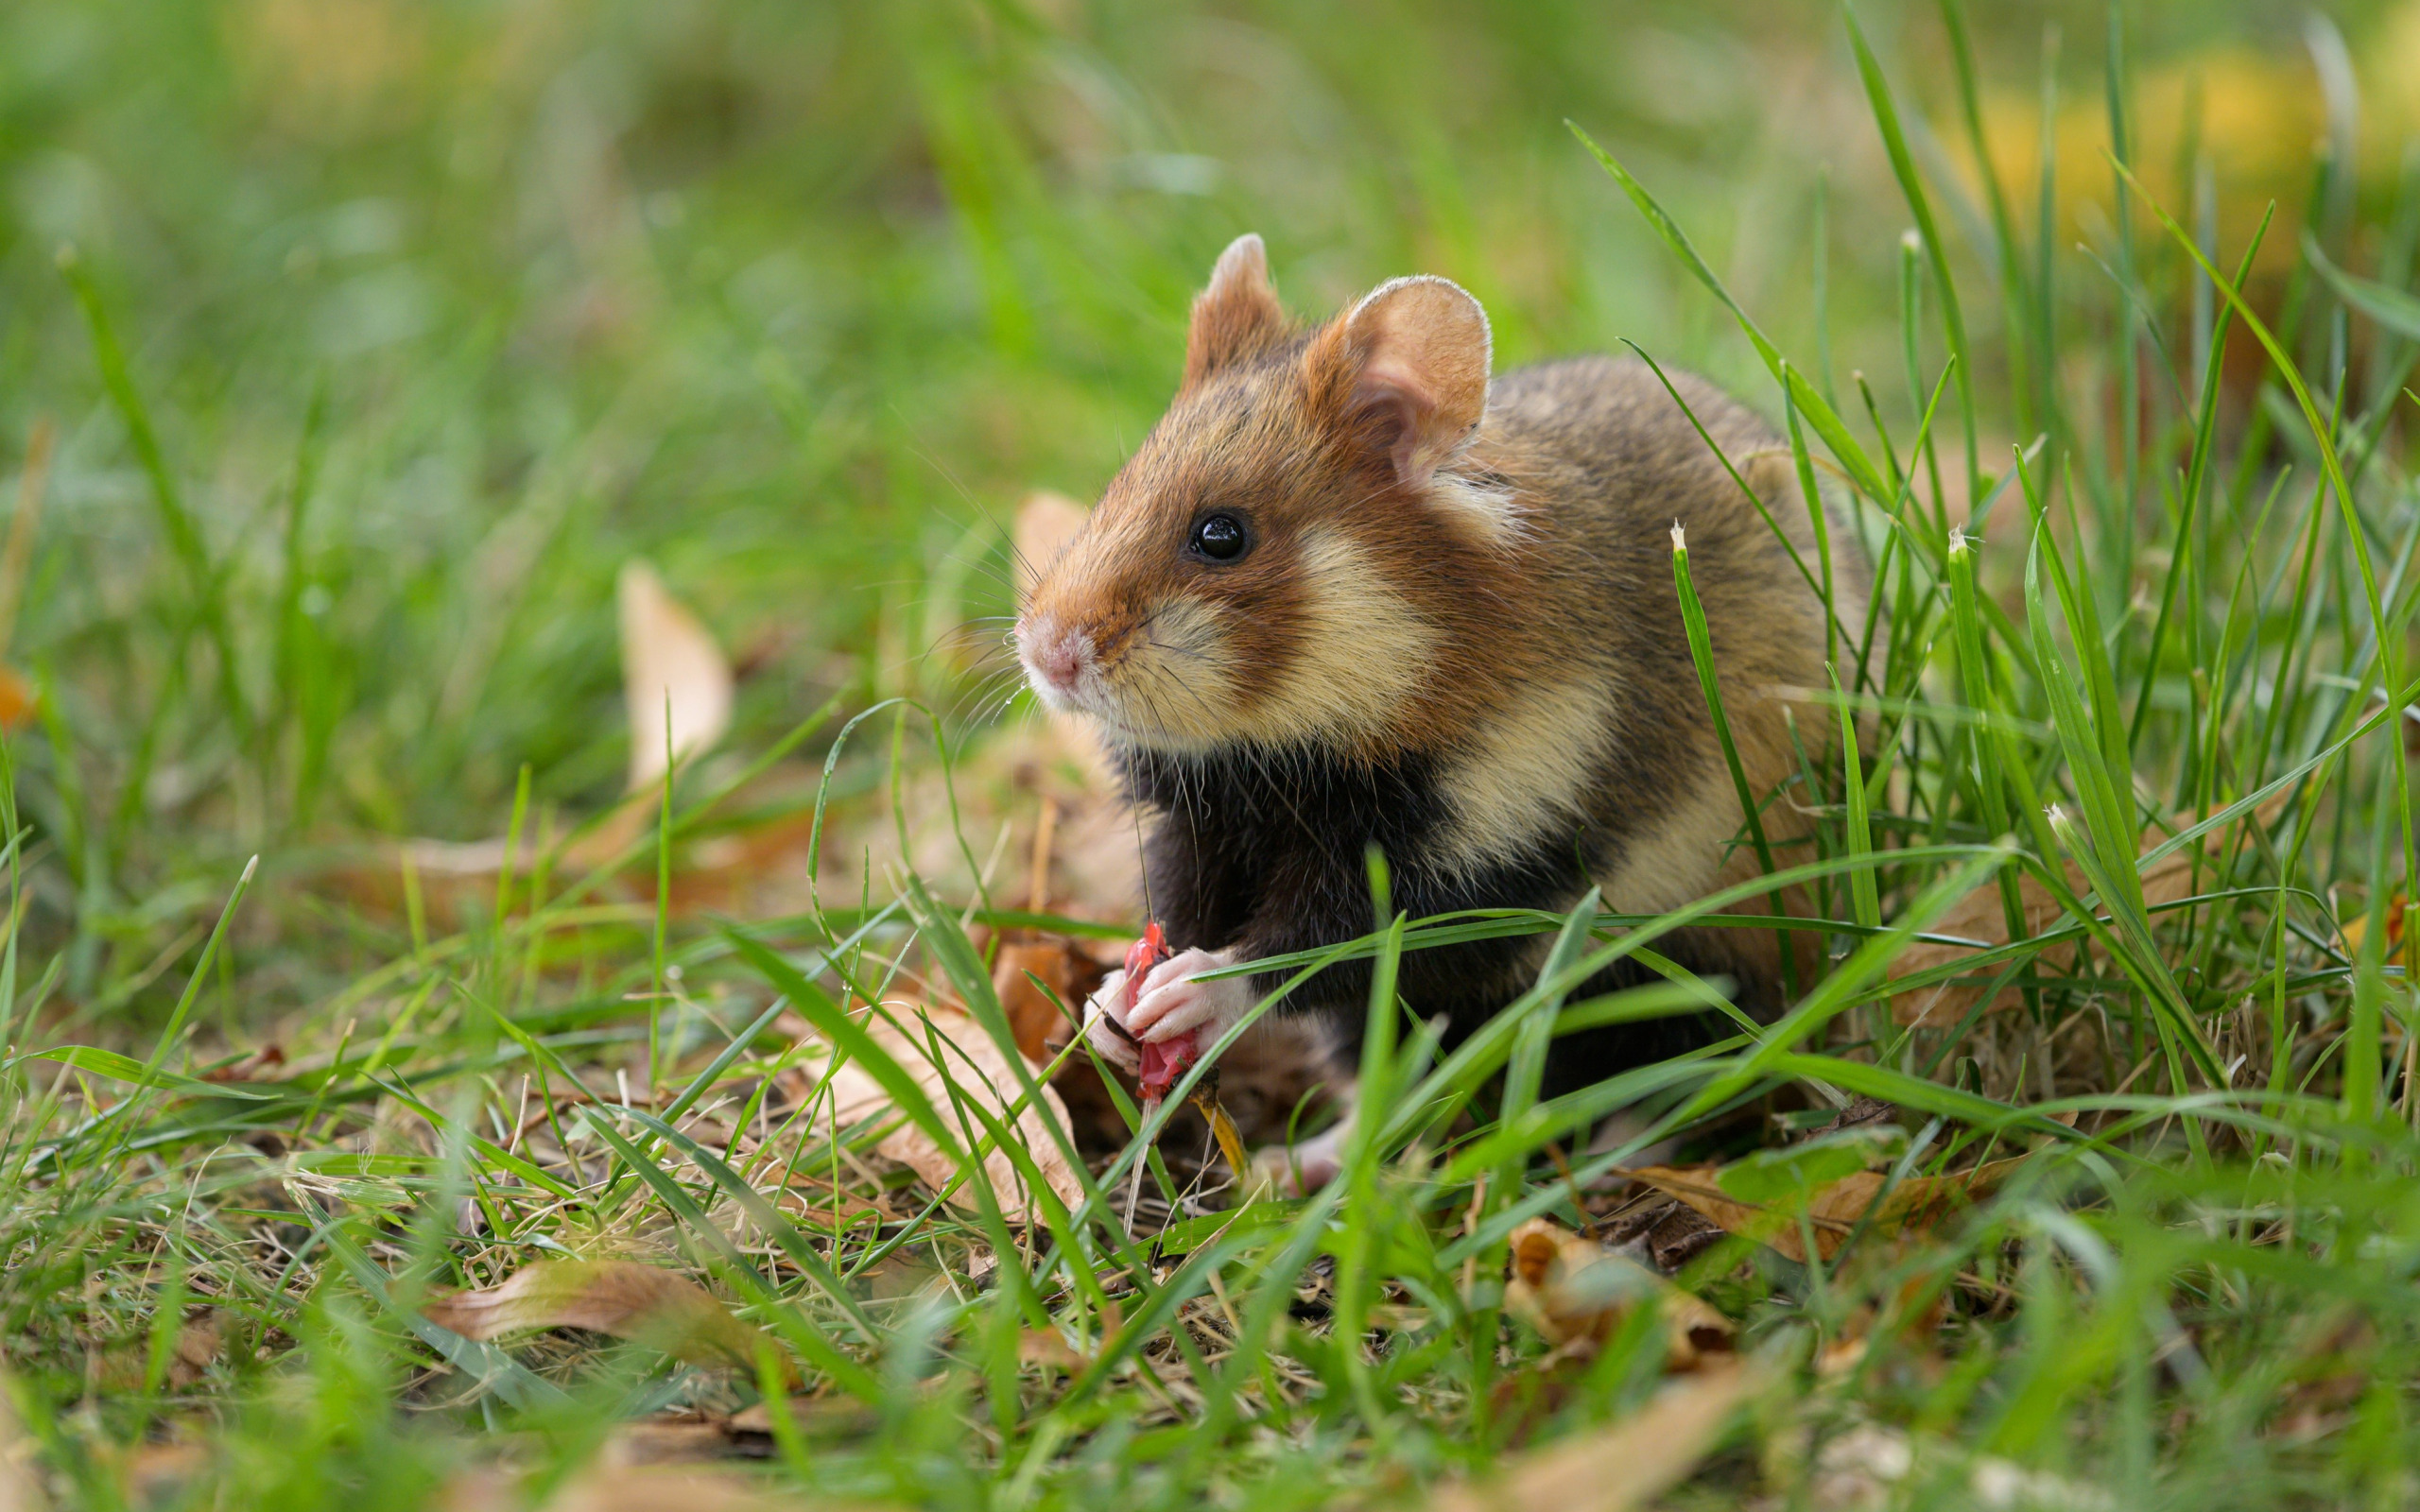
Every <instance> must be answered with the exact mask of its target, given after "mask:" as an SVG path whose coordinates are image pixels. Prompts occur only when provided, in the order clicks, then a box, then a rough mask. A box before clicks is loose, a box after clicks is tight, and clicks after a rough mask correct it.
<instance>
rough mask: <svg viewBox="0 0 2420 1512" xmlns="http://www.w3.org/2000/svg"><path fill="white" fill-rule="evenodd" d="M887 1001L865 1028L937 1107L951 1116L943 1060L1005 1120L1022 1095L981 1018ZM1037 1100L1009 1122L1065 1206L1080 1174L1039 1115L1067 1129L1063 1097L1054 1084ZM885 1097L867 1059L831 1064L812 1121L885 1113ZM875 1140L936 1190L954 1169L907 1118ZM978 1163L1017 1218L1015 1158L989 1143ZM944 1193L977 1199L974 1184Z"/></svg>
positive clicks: (1079, 1198)
mask: <svg viewBox="0 0 2420 1512" xmlns="http://www.w3.org/2000/svg"><path fill="white" fill-rule="evenodd" d="M884 1006H885V1008H886V1009H887V1010H888V1012H887V1014H885V1013H867V1014H865V1015H863V1016H862V1018H861V1020H860V1022H862V1023H863V1024H864V1026H865V1030H866V1033H867V1034H869V1035H871V1036H872V1037H873V1041H874V1043H875V1044H877V1045H880V1046H881V1047H882V1048H883V1049H884V1050H885V1051H887V1052H889V1054H890V1057H891V1058H892V1059H893V1060H896V1061H898V1062H899V1064H900V1066H901V1067H902V1068H903V1069H905V1070H906V1071H907V1073H908V1074H909V1075H910V1076H913V1077H914V1078H915V1079H916V1084H917V1085H918V1086H919V1087H920V1088H922V1089H923V1090H924V1091H925V1096H926V1098H927V1099H928V1100H930V1101H931V1103H932V1104H933V1106H934V1107H935V1108H939V1109H942V1116H944V1117H946V1116H948V1109H949V1108H950V1107H951V1103H950V1092H949V1088H948V1087H947V1086H945V1085H944V1084H943V1079H942V1072H943V1070H944V1069H945V1070H946V1071H947V1073H948V1081H949V1083H951V1084H954V1085H955V1086H956V1088H957V1090H958V1092H959V1095H960V1096H962V1097H967V1098H970V1099H974V1100H977V1101H979V1102H980V1103H981V1105H982V1107H983V1109H984V1111H986V1112H988V1113H990V1114H991V1115H992V1116H993V1117H994V1118H996V1119H999V1120H1001V1121H1002V1122H1003V1123H1006V1122H1007V1121H1008V1110H1009V1108H1010V1107H1011V1105H1012V1104H1014V1103H1015V1102H1016V1100H1017V1099H1018V1098H1019V1097H1021V1096H1023V1095H1024V1088H1023V1086H1022V1085H1021V1084H1020V1082H1019V1079H1018V1077H1017V1075H1016V1074H1015V1072H1014V1071H1013V1070H1012V1069H1011V1067H1010V1065H1009V1063H1008V1059H1007V1057H1004V1056H1003V1055H1002V1054H1001V1053H1000V1047H999V1046H998V1045H996V1044H994V1043H993V1041H992V1037H991V1036H990V1035H988V1034H986V1033H984V1032H983V1029H982V1027H981V1026H980V1025H979V1024H977V1023H976V1022H975V1021H974V1020H973V1019H971V1018H969V1017H968V1016H967V1015H966V1014H965V1013H964V1012H963V1011H962V1010H960V1009H958V1008H954V1007H948V1006H942V1005H934V1006H930V1007H926V1006H924V1005H918V1004H912V1003H895V1002H894V1003H889V1004H886V1005H884ZM894 1019H895V1020H897V1021H898V1022H896V1023H894V1022H892V1021H893V1020H894ZM926 1024H930V1025H931V1027H932V1031H933V1033H934V1034H936V1035H938V1036H939V1037H940V1039H941V1040H942V1045H941V1048H940V1052H939V1057H940V1060H941V1065H939V1066H936V1065H935V1064H934V1060H935V1051H934V1048H933V1046H932V1045H931V1043H930V1042H929V1041H928V1040H927V1039H926V1038H925V1025H926ZM901 1025H905V1026H906V1029H903V1028H902V1027H901ZM911 1030H912V1031H913V1032H912V1033H910V1032H908V1031H911ZM1042 1103H1043V1105H1045V1106H1043V1107H1036V1106H1029V1107H1028V1108H1026V1109H1025V1110H1024V1111H1023V1112H1021V1113H1019V1114H1018V1115H1017V1117H1016V1121H1015V1123H1014V1124H1012V1125H1010V1126H1011V1128H1012V1129H1013V1130H1014V1131H1015V1133H1016V1134H1017V1135H1018V1136H1019V1138H1020V1139H1021V1140H1022V1141H1023V1142H1024V1144H1025V1148H1026V1153H1027V1154H1028V1155H1029V1157H1030V1158H1031V1159H1032V1160H1033V1163H1034V1166H1035V1168H1036V1169H1037V1170H1039V1171H1040V1172H1041V1173H1042V1178H1043V1180H1044V1181H1045V1182H1046V1183H1048V1185H1049V1187H1050V1190H1051V1191H1052V1192H1054V1193H1056V1194H1058V1196H1059V1200H1060V1201H1062V1202H1063V1203H1065V1204H1066V1205H1067V1206H1068V1207H1070V1208H1074V1207H1078V1206H1080V1204H1081V1203H1082V1202H1083V1200H1084V1195H1083V1194H1084V1189H1083V1183H1082V1182H1081V1181H1080V1180H1078V1179H1077V1177H1076V1173H1075V1170H1074V1168H1073V1167H1072V1166H1070V1165H1069V1164H1068V1163H1067V1156H1066V1153H1065V1152H1064V1151H1063V1149H1061V1148H1060V1145H1059V1142H1058V1141H1057V1140H1056V1139H1054V1138H1052V1137H1051V1133H1050V1128H1049V1125H1046V1124H1045V1123H1044V1122H1043V1120H1044V1118H1045V1117H1046V1116H1047V1117H1049V1118H1052V1119H1055V1120H1057V1121H1058V1125H1059V1127H1060V1128H1062V1129H1065V1128H1066V1127H1067V1126H1068V1125H1067V1105H1066V1104H1065V1103H1063V1102H1062V1101H1060V1099H1059V1093H1058V1092H1057V1091H1055V1090H1054V1089H1052V1088H1050V1087H1047V1086H1045V1087H1044V1088H1043V1089H1042ZM890 1106H891V1104H890V1093H889V1092H887V1091H884V1090H883V1088H882V1084H881V1083H880V1082H877V1081H875V1080H874V1079H873V1076H872V1075H871V1074H869V1073H868V1072H867V1071H866V1069H865V1068H864V1067H862V1066H859V1065H857V1064H856V1063H855V1062H854V1061H851V1062H845V1063H843V1064H842V1065H841V1066H840V1067H839V1068H838V1070H836V1071H835V1072H834V1073H833V1074H832V1100H831V1102H830V1103H829V1104H827V1105H826V1106H825V1107H824V1108H819V1109H818V1110H817V1111H816V1112H815V1114H814V1115H813V1117H814V1119H815V1121H816V1122H817V1124H818V1125H819V1126H821V1127H825V1128H833V1129H845V1128H847V1127H848V1126H849V1125H852V1124H857V1123H862V1122H863V1121H865V1120H866V1119H869V1118H875V1117H879V1116H881V1115H883V1114H884V1113H886V1112H888V1111H889V1110H890ZM874 1148H875V1149H876V1150H877V1151H879V1152H881V1153H882V1154H883V1155H886V1156H889V1157H890V1159H891V1160H897V1161H899V1162H900V1163H901V1164H903V1165H905V1166H907V1167H908V1169H910V1170H912V1171H914V1172H915V1173H916V1174H917V1175H918V1176H919V1177H923V1178H924V1181H925V1185H926V1186H929V1187H931V1188H932V1189H933V1190H935V1191H937V1192H938V1191H940V1190H942V1188H943V1187H946V1186H948V1185H949V1183H950V1181H951V1180H952V1179H953V1178H954V1177H957V1175H958V1174H959V1169H958V1162H957V1161H956V1160H953V1159H951V1158H950V1156H949V1154H948V1153H947V1152H946V1151H944V1150H942V1147H941V1146H940V1145H938V1144H936V1143H933V1141H932V1138H931V1136H929V1135H927V1134H926V1133H925V1131H924V1130H923V1129H920V1128H918V1127H917V1126H916V1125H914V1124H912V1123H902V1124H900V1125H898V1126H897V1127H895V1128H893V1129H892V1130H891V1131H890V1133H888V1134H886V1135H884V1136H883V1137H882V1138H881V1140H879V1141H878V1142H876V1143H875V1144H874ZM983 1169H984V1170H985V1172H987V1173H988V1174H989V1175H990V1177H991V1180H992V1189H993V1190H994V1192H997V1193H998V1194H1000V1201H1001V1202H1002V1204H1003V1205H1004V1206H1006V1207H1007V1208H1008V1209H1009V1216H1010V1217H1011V1219H1012V1220H1013V1219H1017V1218H1019V1217H1020V1216H1021V1215H1022V1214H1023V1213H1024V1212H1025V1211H1026V1210H1027V1209H1029V1207H1030V1201H1029V1198H1028V1196H1027V1194H1026V1190H1025V1180H1024V1178H1023V1177H1020V1176H1019V1175H1018V1174H1017V1168H1016V1163H1015V1162H1014V1161H1012V1160H1010V1159H1009V1157H1008V1155H1007V1154H1006V1153H1005V1152H1003V1151H1000V1150H994V1151H992V1152H991V1154H989V1155H988V1156H986V1157H984V1160H983ZM950 1201H951V1202H952V1203H954V1204H955V1205H957V1206H958V1207H959V1208H962V1209H965V1210H967V1211H975V1210H976V1208H977V1205H978V1204H977V1197H976V1195H975V1193H974V1191H973V1189H972V1188H970V1187H968V1186H965V1185H960V1186H959V1188H958V1189H957V1190H956V1191H955V1192H952V1193H951V1194H950Z"/></svg>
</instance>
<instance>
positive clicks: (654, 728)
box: [614, 558, 732, 793]
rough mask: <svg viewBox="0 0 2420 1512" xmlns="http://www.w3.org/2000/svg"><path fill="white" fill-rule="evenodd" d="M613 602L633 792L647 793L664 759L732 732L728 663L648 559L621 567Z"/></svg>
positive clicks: (693, 750) (659, 776) (689, 753)
mask: <svg viewBox="0 0 2420 1512" xmlns="http://www.w3.org/2000/svg"><path fill="white" fill-rule="evenodd" d="M614 597H615V599H616V601H617V603H618V605H619V608H620V616H621V629H622V698H623V703H624V707H625V709H626V711H627V713H628V714H629V717H630V722H631V779H630V784H629V791H631V792H632V793H644V792H648V791H651V790H652V789H653V788H654V787H655V786H656V785H657V784H658V783H659V782H662V781H663V779H664V772H665V764H666V761H667V760H669V761H672V762H679V761H681V760H682V759H683V758H684V757H688V756H694V755H696V754H697V753H698V752H699V751H701V750H704V749H705V748H707V747H710V746H712V745H713V744H714V743H715V742H716V741H718V740H720V739H722V737H723V732H724V731H725V730H729V729H730V728H731V701H732V675H731V662H730V661H729V659H727V658H726V657H724V655H723V654H722V647H721V646H720V645H718V644H716V643H715V638H714V636H713V634H712V633H711V632H709V631H708V630H707V629H706V627H704V626H703V625H701V624H700V623H699V622H698V617H697V616H696V615H695V614H692V613H690V612H689V610H687V609H685V608H683V606H682V605H681V604H680V603H679V602H677V601H676V600H675V599H674V598H673V597H672V595H671V594H670V593H666V592H665V588H664V580H663V579H662V578H660V577H658V576H656V575H655V569H654V568H652V567H650V566H648V564H647V563H646V562H645V561H642V560H640V559H638V558H631V560H629V561H626V562H624V563H623V564H622V573H621V576H620V578H619V580H618V581H617V582H616V583H615V585H614ZM667 719H668V720H669V721H670V728H669V734H668V735H667V733H666V720H667Z"/></svg>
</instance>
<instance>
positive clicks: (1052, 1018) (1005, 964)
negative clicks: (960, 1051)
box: [992, 938, 1103, 1065]
mask: <svg viewBox="0 0 2420 1512" xmlns="http://www.w3.org/2000/svg"><path fill="white" fill-rule="evenodd" d="M1102 974H1103V973H1102V971H1101V969H1100V967H1099V965H1098V964H1097V963H1096V962H1095V961H1094V960H1093V959H1092V957H1091V956H1089V955H1086V954H1084V953H1083V952H1082V951H1080V950H1079V949H1078V948H1077V947H1076V945H1075V943H1074V942H1073V941H1072V940H1068V939H1065V938H1050V939H1041V940H1025V941H1011V942H1009V943H1006V944H1003V945H1002V946H1001V947H1000V950H999V954H998V956H997V958H996V961H995V964H994V967H993V969H992V988H993V990H994V991H995V992H997V993H998V994H999V996H1000V1007H1001V1008H1002V1010H1003V1011H1005V1012H1006V1013H1007V1014H1008V1016H1009V1028H1010V1030H1011V1032H1013V1033H1014V1034H1015V1036H1016V1040H1017V1049H1018V1050H1020V1051H1022V1052H1024V1054H1025V1057H1026V1058H1027V1059H1028V1060H1030V1061H1032V1062H1034V1063H1035V1064H1036V1065H1039V1064H1041V1063H1042V1062H1044V1061H1046V1060H1047V1059H1049V1058H1050V1041H1051V1040H1053V1039H1054V1038H1055V1039H1057V1040H1060V1041H1061V1042H1064V1041H1065V1040H1066V1039H1067V1037H1068V1035H1069V1034H1070V1033H1072V1026H1071V1025H1070V1024H1069V1023H1068V1022H1067V1016H1066V1015H1067V1012H1069V1011H1073V1012H1080V1011H1081V1010H1082V1006H1083V1002H1084V993H1085V991H1086V989H1087V988H1093V987H1098V985H1099V983H1100V978H1101V976H1102ZM1037 979H1038V980H1039V981H1040V982H1041V983H1042V984H1043V986H1044V987H1047V988H1049V989H1050V990H1049V992H1045V991H1044V990H1043V989H1042V988H1038V987H1036V986H1034V982H1035V981H1036V980H1037ZM1052 994H1056V995H1057V998H1058V1002H1056V1003H1054V1002H1052V1001H1051V997H1052ZM1061 1004H1064V1005H1066V1011H1063V1010H1062V1009H1061V1006H1060V1005H1061Z"/></svg>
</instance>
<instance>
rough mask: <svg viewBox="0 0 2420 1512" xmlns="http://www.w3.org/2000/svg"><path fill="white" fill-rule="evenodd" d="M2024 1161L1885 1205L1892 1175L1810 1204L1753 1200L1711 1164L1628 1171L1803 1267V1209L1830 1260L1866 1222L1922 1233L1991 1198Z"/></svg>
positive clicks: (1999, 1164)
mask: <svg viewBox="0 0 2420 1512" xmlns="http://www.w3.org/2000/svg"><path fill="white" fill-rule="evenodd" d="M2025 1159H2026V1157H2024V1156H2021V1155H2018V1156H2011V1157H2010V1158H2009V1159H2007V1160H1994V1161H1992V1162H1990V1163H1989V1164H1987V1165H1981V1166H1978V1167H1976V1168H1975V1169H1974V1170H1971V1171H1961V1172H1956V1173H1953V1174H1951V1175H1948V1176H1911V1177H1905V1178H1903V1179H1902V1180H1901V1181H1900V1182H1899V1183H1898V1185H1896V1186H1894V1187H1893V1188H1892V1189H1891V1194H1890V1196H1889V1197H1888V1198H1886V1199H1885V1200H1884V1201H1883V1202H1882V1205H1881V1207H1880V1208H1879V1209H1878V1210H1876V1208H1875V1199H1876V1197H1877V1196H1879V1195H1880V1194H1881V1193H1882V1188H1883V1184H1884V1182H1885V1181H1886V1180H1888V1178H1889V1177H1888V1173H1885V1172H1881V1171H1858V1172H1853V1173H1851V1174H1850V1175H1847V1176H1844V1177H1839V1178H1838V1179H1835V1180H1828V1181H1825V1182H1824V1183H1823V1184H1822V1185H1820V1186H1816V1187H1813V1188H1811V1190H1809V1191H1808V1192H1807V1194H1806V1198H1805V1200H1804V1201H1803V1202H1802V1201H1800V1200H1794V1199H1791V1198H1782V1199H1780V1200H1772V1201H1767V1202H1754V1201H1748V1200H1745V1199H1743V1198H1742V1197H1740V1196H1739V1195H1737V1194H1735V1193H1734V1192H1733V1191H1732V1190H1731V1189H1730V1188H1729V1187H1727V1186H1726V1185H1725V1184H1724V1180H1723V1177H1725V1176H1726V1175H1727V1174H1728V1172H1729V1170H1730V1169H1731V1168H1728V1167H1720V1166H1713V1165H1693V1166H1668V1165H1652V1166H1646V1167H1642V1168H1640V1169H1637V1170H1634V1171H1631V1172H1629V1173H1628V1175H1629V1176H1631V1177H1633V1178H1634V1179H1636V1180H1639V1181H1643V1182H1645V1183H1646V1184H1647V1185H1649V1186H1651V1187H1653V1188H1654V1189H1655V1190H1656V1191H1658V1192H1661V1193H1663V1194H1665V1195H1667V1196H1669V1197H1677V1198H1679V1199H1680V1200H1681V1201H1683V1202H1685V1203H1687V1204H1688V1205H1689V1206H1690V1207H1692V1208H1695V1209H1696V1210H1697V1211H1700V1212H1702V1213H1703V1214H1704V1215H1705V1216H1706V1217H1708V1218H1710V1219H1712V1220H1713V1221H1714V1222H1715V1223H1716V1224H1718V1225H1720V1227H1721V1228H1722V1229H1723V1230H1724V1231H1725V1232H1727V1233H1734V1234H1739V1235H1742V1236H1744V1237H1746V1238H1749V1239H1753V1240H1755V1241H1756V1242H1757V1243H1758V1244H1760V1245H1765V1246H1770V1247H1772V1248H1773V1249H1776V1250H1778V1251H1780V1252H1781V1253H1782V1254H1784V1255H1787V1256H1789V1258H1790V1259H1791V1260H1795V1261H1799V1262H1802V1263H1803V1262H1804V1261H1805V1260H1806V1244H1805V1241H1804V1239H1803V1237H1802V1229H1800V1226H1799V1212H1800V1210H1801V1208H1802V1207H1803V1208H1804V1210H1805V1211H1806V1226H1807V1227H1808V1228H1810V1229H1813V1230H1814V1233H1815V1249H1816V1252H1817V1253H1818V1254H1820V1255H1822V1256H1823V1257H1824V1259H1825V1260H1829V1259H1831V1258H1832V1257H1833V1256H1835V1255H1837V1254H1839V1253H1840V1250H1841V1246H1842V1245H1844V1244H1846V1243H1847V1242H1848V1237H1849V1235H1850V1233H1851V1232H1853V1231H1854V1230H1855V1229H1857V1226H1858V1222H1859V1221H1860V1220H1865V1221H1866V1224H1867V1230H1868V1231H1869V1232H1871V1233H1876V1234H1891V1233H1902V1232H1910V1231H1922V1230H1925V1229H1931V1228H1933V1227H1934V1226H1935V1225H1937V1224H1939V1223H1940V1222H1941V1221H1942V1220H1943V1219H1945V1218H1947V1217H1949V1216H1950V1215H1951V1214H1953V1213H1956V1212H1960V1211H1963V1210H1965V1209H1966V1208H1969V1207H1971V1206H1973V1205H1974V1204H1975V1203H1976V1202H1977V1201H1979V1200H1980V1199H1981V1198H1983V1197H1985V1196H1988V1195H1989V1194H1991V1193H1992V1192H1993V1190H1994V1189H1996V1188H1997V1187H1998V1185H1999V1184H2000V1183H2001V1182H2002V1181H2003V1180H2005V1179H2007V1177H2008V1175H2009V1173H2010V1172H2012V1171H2014V1170H2015V1169H2016V1167H2017V1166H2018V1165H2020V1164H2022V1163H2023V1162H2024V1160H2025Z"/></svg>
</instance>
